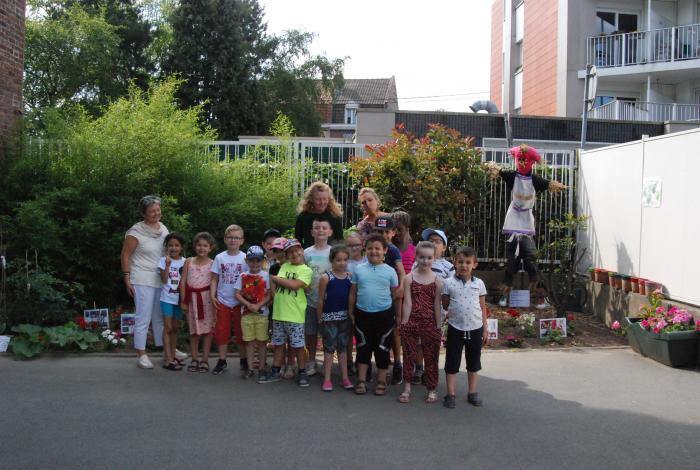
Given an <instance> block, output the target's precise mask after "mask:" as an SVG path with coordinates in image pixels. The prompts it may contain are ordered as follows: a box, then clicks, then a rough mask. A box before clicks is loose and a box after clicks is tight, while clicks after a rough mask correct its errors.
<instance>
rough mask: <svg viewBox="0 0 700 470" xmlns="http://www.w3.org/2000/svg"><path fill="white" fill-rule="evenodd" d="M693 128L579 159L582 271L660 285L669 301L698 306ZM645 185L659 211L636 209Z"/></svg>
mask: <svg viewBox="0 0 700 470" xmlns="http://www.w3.org/2000/svg"><path fill="white" fill-rule="evenodd" d="M697 148H700V129H694V130H691V131H686V132H680V133H676V134H670V135H664V136H659V137H654V138H653V139H648V140H645V141H636V142H630V143H627V144H622V145H616V146H611V147H607V148H603V149H596V150H589V151H586V152H583V153H582V155H581V159H580V167H579V168H580V170H579V181H578V184H579V186H578V191H577V207H578V211H579V214H586V215H588V216H589V217H590V220H589V229H588V231H587V232H582V233H580V234H579V240H580V242H581V243H580V245H581V247H582V248H585V249H586V250H587V252H586V256H585V258H584V260H583V261H582V264H581V266H580V268H581V267H583V268H585V267H587V266H589V265H594V266H596V267H601V268H605V269H608V270H613V271H617V272H620V273H623V274H629V275H634V276H640V277H644V278H647V279H651V280H654V281H657V282H661V283H662V284H663V285H664V286H665V289H666V291H667V294H668V295H669V297H670V298H672V299H674V300H678V301H682V302H687V303H691V304H695V305H700V269H699V268H700V249H698V246H697V238H698V236H697V235H698V234H700V218H698V214H700V211H699V210H698V208H697V197H696V195H697V192H698V191H697V185H698V183H697V181H696V180H697V177H696V174H697V172H698V170H697V165H698V163H700V158H698V156H697V151H696V149H697ZM646 178H656V179H659V180H660V181H661V184H662V197H661V206H660V207H658V208H652V207H642V186H643V181H644V179H646Z"/></svg>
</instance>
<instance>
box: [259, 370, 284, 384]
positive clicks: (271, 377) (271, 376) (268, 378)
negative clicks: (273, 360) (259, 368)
mask: <svg viewBox="0 0 700 470" xmlns="http://www.w3.org/2000/svg"><path fill="white" fill-rule="evenodd" d="M280 380H282V376H281V375H280V372H279V371H274V370H273V371H270V372H269V373H266V374H265V375H263V376H259V377H258V383H259V384H269V383H272V382H279V381H280Z"/></svg>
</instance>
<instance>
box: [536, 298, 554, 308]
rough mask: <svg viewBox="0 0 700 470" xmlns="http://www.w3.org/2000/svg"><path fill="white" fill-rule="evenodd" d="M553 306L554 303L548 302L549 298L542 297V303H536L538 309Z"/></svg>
mask: <svg viewBox="0 0 700 470" xmlns="http://www.w3.org/2000/svg"><path fill="white" fill-rule="evenodd" d="M551 307H552V305H551V304H550V303H549V302H547V299H542V303H539V304H537V305H535V308H536V309H537V310H544V309H547V308H551Z"/></svg>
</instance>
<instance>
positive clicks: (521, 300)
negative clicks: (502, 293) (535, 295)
mask: <svg viewBox="0 0 700 470" xmlns="http://www.w3.org/2000/svg"><path fill="white" fill-rule="evenodd" d="M508 306H509V307H525V308H527V307H529V306H530V291H529V290H527V289H526V290H512V291H510V299H508Z"/></svg>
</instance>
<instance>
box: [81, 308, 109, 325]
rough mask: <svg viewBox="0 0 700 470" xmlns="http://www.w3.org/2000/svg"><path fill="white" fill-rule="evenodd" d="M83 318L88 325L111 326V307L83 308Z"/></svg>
mask: <svg viewBox="0 0 700 470" xmlns="http://www.w3.org/2000/svg"><path fill="white" fill-rule="evenodd" d="M83 318H84V319H85V324H86V325H87V326H88V327H91V326H93V325H96V326H99V327H100V328H109V309H108V308H93V309H88V310H83Z"/></svg>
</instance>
